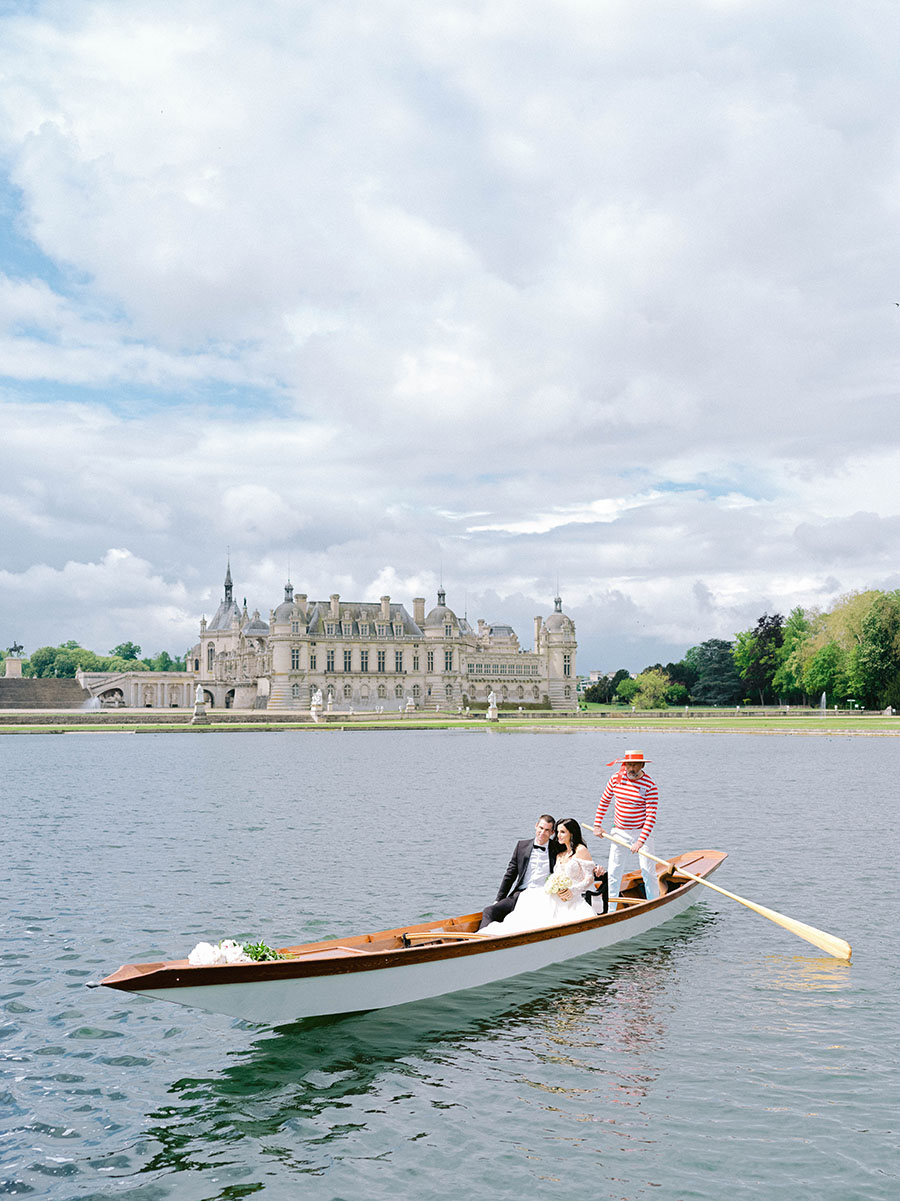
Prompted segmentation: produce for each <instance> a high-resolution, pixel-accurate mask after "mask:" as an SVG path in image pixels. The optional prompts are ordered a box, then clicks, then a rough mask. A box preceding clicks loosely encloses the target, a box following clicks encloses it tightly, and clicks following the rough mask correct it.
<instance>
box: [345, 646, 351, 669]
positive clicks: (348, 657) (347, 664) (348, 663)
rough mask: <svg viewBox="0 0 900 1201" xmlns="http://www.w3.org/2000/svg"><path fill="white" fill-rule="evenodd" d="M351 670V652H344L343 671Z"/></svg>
mask: <svg viewBox="0 0 900 1201" xmlns="http://www.w3.org/2000/svg"><path fill="white" fill-rule="evenodd" d="M352 670H353V651H344V671H352Z"/></svg>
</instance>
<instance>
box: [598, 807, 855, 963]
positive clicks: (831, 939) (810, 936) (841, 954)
mask: <svg viewBox="0 0 900 1201" xmlns="http://www.w3.org/2000/svg"><path fill="white" fill-rule="evenodd" d="M582 824H583V825H587V828H588V829H589V830H590V831H591V832H592V833H593V826H592V825H589V824H587V823H582ZM600 834H601V836H602V837H603V838H607V839H609V841H610V842H614V843H615V844H616V845H617V846H620V847H625V848H626V850H629V851H630V850H631V845H630V843H627V842H624V841H623V840H622V839H621V838H613V836H612V835H611V834H607V833H606V831H605V830H601V831H600ZM638 854H640V855H645V856H646V857H647V858H648V859H652V860H653V862H654V863H662V864H663V865H664V866H665V867H669V868H671V869H672V870H673V871H675V872H678V874H679V875H680V876H687V878H688V879H689V880H695V881H696V882H697V883H698V884H705V885H706V887H707V888H712V889H714V890H715V892H719V893H721V894H722V896H723V897H728V898H729V899H730V900H732V901H737V902H738V904H739V905H745V906H746V907H747V908H748V909H752V910H753V912H754V913H758V914H759V915H760V916H761V917H767V918H768V919H769V921H770V922H775V924H776V925H778V926H782V927H783V928H784V929H785V930H790V932H791V933H792V934H796V935H797V936H798V937H799V938H805V939H806V941H807V942H811V943H812V944H813V946H816V947H818V948H819V950H821V951H824V952H825V953H826V955H833V956H834V957H835V959H849V958H850V944H849V942H845V941H844V940H843V938H838V937H837V936H836V935H834V934H827V933H826V932H825V931H824V930H817V929H816V927H815V926H808V925H807V924H806V922H798V921H797V920H796V918H793V917H785V915H784V914H783V913H776V911H775V910H774V909H767V908H766V906H765V905H757V904H755V903H754V902H753V901H748V900H746V899H745V898H744V897H739V896H738V895H737V893H734V892H728V890H727V889H725V888H720V887H719V886H718V884H713V883H712V882H711V881H710V880H704V879H703V877H702V876H695V875H693V873H691V872H688V871H685V870H684V868H683V867H676V866H675V864H673V863H670V862H669V860H668V859H658V858H657V857H656V855H651V854H650V852H649V851H645V850H643V849H641V850H640V851H639V852H638ZM614 899H615V898H614V897H610V898H609V900H610V904H612V902H613V900H614Z"/></svg>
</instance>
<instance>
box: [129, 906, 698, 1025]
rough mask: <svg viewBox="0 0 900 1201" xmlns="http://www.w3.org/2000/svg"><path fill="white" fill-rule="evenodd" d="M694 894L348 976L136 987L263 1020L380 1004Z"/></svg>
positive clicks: (540, 962) (579, 940)
mask: <svg viewBox="0 0 900 1201" xmlns="http://www.w3.org/2000/svg"><path fill="white" fill-rule="evenodd" d="M695 900H699V898H698V897H696V896H695V895H694V894H693V893H689V894H688V895H686V896H684V897H682V898H679V899H678V900H676V901H673V902H672V903H671V904H670V905H667V906H665V908H663V909H660V910H650V911H649V912H647V913H635V914H633V915H630V916H629V917H628V918H627V920H625V921H624V922H622V923H619V924H610V925H603V924H602V923H601V920H599V919H595V920H594V921H592V922H591V923H590V928H589V929H587V930H584V931H583V932H580V933H575V932H573V933H569V934H566V935H565V936H563V937H561V938H557V939H552V940H546V941H539V942H533V943H525V944H524V945H511V946H507V947H503V946H501V947H497V948H494V947H491V948H490V949H487V948H485V950H484V951H483V952H482V953H481V954H478V955H475V954H468V955H465V956H462V955H460V956H454V957H453V958H446V959H439V960H431V961H426V962H423V963H409V964H405V965H404V966H403V967H402V968H396V967H383V968H369V969H367V970H365V971H358V972H354V973H353V974H352V976H351V977H350V978H349V979H348V976H347V975H329V976H318V977H303V978H300V979H297V978H293V979H283V980H260V981H247V982H243V983H239V984H216V985H200V986H196V987H191V986H190V985H186V986H183V987H181V988H162V989H152V988H147V989H142V990H140V991H141V994H142V995H143V996H145V997H155V998H156V999H157V1000H160V1001H175V1002H177V1003H178V1004H181V1005H190V1006H194V1007H196V1008H198V1009H205V1010H207V1011H209V1012H210V1013H222V1014H228V1015H230V1016H231V1017H236V1018H244V1019H245V1020H246V1021H251V1022H264V1023H267V1024H270V1025H280V1024H282V1023H286V1022H293V1021H296V1020H298V1019H300V1018H305V1017H319V1016H324V1015H326V1014H339V1013H348V1012H355V1011H358V1010H368V1009H386V1008H388V1007H389V1006H391V1005H406V1004H409V1003H410V1002H412V1001H424V1000H428V999H429V998H432V997H440V996H444V995H445V994H447V993H453V992H461V991H463V990H465V989H470V988H479V987H480V986H482V985H484V984H495V983H497V981H499V980H506V979H509V978H512V977H513V976H520V975H522V974H524V973H527V972H536V971H540V969H541V968H546V967H550V966H552V965H553V964H558V963H565V962H566V961H567V960H569V959H577V958H578V957H579V956H580V955H589V954H590V953H591V952H593V951H599V950H602V949H603V948H605V947H610V946H613V945H615V944H616V943H620V942H625V941H627V940H628V939H630V938H636V937H637V936H638V935H640V934H644V933H646V932H647V931H648V930H652V929H654V928H655V927H656V926H660V925H662V923H663V922H667V921H670V920H671V919H672V918H673V917H676V916H677V915H678V914H680V913H683V912H684V910H685V909H687V908H688V906H690V905H693V904H694V902H695Z"/></svg>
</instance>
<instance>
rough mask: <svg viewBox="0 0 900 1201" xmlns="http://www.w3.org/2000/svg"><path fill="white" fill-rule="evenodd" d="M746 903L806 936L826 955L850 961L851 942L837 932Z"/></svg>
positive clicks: (779, 924) (787, 927) (777, 923)
mask: <svg viewBox="0 0 900 1201" xmlns="http://www.w3.org/2000/svg"><path fill="white" fill-rule="evenodd" d="M744 904H745V905H746V906H747V908H748V909H752V910H753V911H754V913H758V914H759V915H760V916H761V917H767V918H768V919H769V921H771V922H775V924H776V925H778V926H782V927H783V928H784V929H785V930H789V931H790V932H791V934H796V935H797V936H798V937H799V938H805V939H806V941H807V942H811V943H812V944H813V946H814V947H818V948H819V950H820V951H824V952H825V953H826V955H833V956H834V958H835V959H844V960H847V961H848V962H849V959H850V955H851V951H852V948H851V946H850V944H849V942H846V941H845V940H844V939H843V938H838V937H837V935H836V934H829V933H828V932H827V931H826V930H817V929H816V927H815V926H809V925H807V923H806V922H798V921H797V919H796V918H794V917H785V915H784V914H783V913H776V911H775V910H774V909H769V908H767V907H766V906H765V905H755V904H754V903H753V902H752V901H745V902H744Z"/></svg>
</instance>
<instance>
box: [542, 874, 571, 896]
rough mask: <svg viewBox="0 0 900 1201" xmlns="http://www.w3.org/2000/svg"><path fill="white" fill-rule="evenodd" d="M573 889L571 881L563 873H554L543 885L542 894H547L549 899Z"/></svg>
mask: <svg viewBox="0 0 900 1201" xmlns="http://www.w3.org/2000/svg"><path fill="white" fill-rule="evenodd" d="M573 887H574V885H573V883H572V881H571V880H570V878H569V877H568V876H567V875H566V874H565V872H554V873H553V875H552V876H550V877H548V879H547V883H546V884H545V885H544V892H547V893H549V894H550V896H551V897H555V896H559V894H560V893H561V892H566V891H567V890H568V889H570V888H573Z"/></svg>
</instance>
